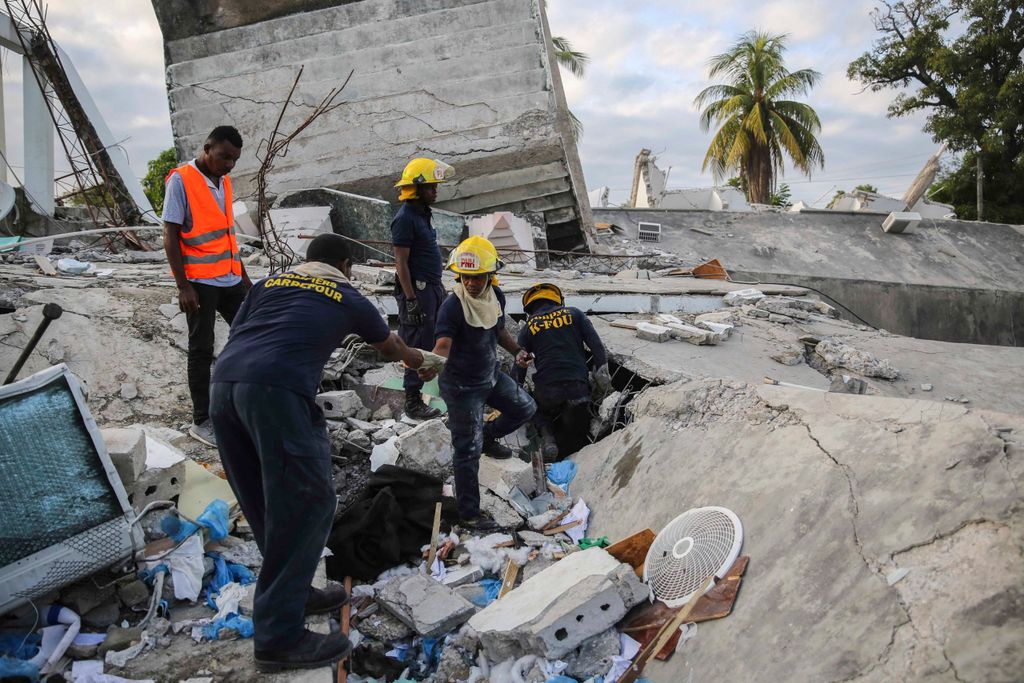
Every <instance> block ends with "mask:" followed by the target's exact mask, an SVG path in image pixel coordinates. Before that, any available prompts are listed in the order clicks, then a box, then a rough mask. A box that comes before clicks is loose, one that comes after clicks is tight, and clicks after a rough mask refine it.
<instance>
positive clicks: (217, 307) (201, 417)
mask: <svg viewBox="0 0 1024 683" xmlns="http://www.w3.org/2000/svg"><path fill="white" fill-rule="evenodd" d="M192 287H193V288H194V289H195V290H196V295H197V296H198V297H199V310H198V311H196V312H195V313H186V314H185V322H186V323H187V324H188V366H187V367H188V391H189V394H190V395H191V396H192V423H193V424H202V423H203V422H206V420H207V418H208V417H210V366H211V365H212V364H213V343H214V336H213V330H214V325H216V323H217V314H218V313H219V314H220V317H222V318H224V322H226V323H227V324H228V325H230V324H231V323H232V321H233V320H234V319H235V314H236V313H238V308H239V307H240V306H241V305H242V301H244V300H245V294H246V290H245V286H244V285H242V283H238V284H237V285H232V286H231V287H217V286H215V285H204V284H203V283H201V282H193V283H192Z"/></svg>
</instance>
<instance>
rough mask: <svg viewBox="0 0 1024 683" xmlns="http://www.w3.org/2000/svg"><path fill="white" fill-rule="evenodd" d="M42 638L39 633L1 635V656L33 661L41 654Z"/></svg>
mask: <svg viewBox="0 0 1024 683" xmlns="http://www.w3.org/2000/svg"><path fill="white" fill-rule="evenodd" d="M40 642H42V636H40V635H39V634H38V633H30V634H28V635H26V634H24V633H11V634H5V635H0V656H4V657H14V658H15V659H32V658H33V657H35V656H36V653H38V652H39V643H40Z"/></svg>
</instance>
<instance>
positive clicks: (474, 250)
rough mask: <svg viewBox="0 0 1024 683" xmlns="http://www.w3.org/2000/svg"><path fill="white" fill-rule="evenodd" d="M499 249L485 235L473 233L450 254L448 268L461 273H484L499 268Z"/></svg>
mask: <svg viewBox="0 0 1024 683" xmlns="http://www.w3.org/2000/svg"><path fill="white" fill-rule="evenodd" d="M503 265H505V264H503V263H502V262H501V261H500V260H498V250H497V249H495V248H494V245H493V244H491V243H490V241H489V240H487V239H486V238H484V237H480V236H479V235H473V236H472V237H469V238H467V239H464V240H462V242H461V243H459V246H457V247H455V248H454V249H452V253H451V254H450V255H449V256H448V266H447V267H448V269H449V270H451V271H453V272H455V273H458V274H459V275H483V274H485V273H493V272H495V271H497V270H499V269H500V268H501V267H502V266H503Z"/></svg>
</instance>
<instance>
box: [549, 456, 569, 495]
mask: <svg viewBox="0 0 1024 683" xmlns="http://www.w3.org/2000/svg"><path fill="white" fill-rule="evenodd" d="M575 478H576V463H574V462H573V461H572V460H561V461H559V462H556V463H552V464H551V465H548V479H549V480H550V481H551V483H552V484H554V485H555V486H561V487H562V489H564V490H565V492H566V493H568V492H569V482H571V481H572V480H573V479H575Z"/></svg>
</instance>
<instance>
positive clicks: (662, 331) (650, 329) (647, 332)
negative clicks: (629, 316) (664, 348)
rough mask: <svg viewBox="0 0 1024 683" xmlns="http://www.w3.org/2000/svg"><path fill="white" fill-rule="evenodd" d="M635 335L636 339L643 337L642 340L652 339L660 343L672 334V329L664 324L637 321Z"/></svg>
mask: <svg viewBox="0 0 1024 683" xmlns="http://www.w3.org/2000/svg"><path fill="white" fill-rule="evenodd" d="M636 336H637V339H643V340H644V341H652V342H657V343H659V344H660V343H662V342H666V341H668V340H669V339H670V338H671V336H672V331H671V330H670V329H669V328H667V327H665V326H664V325H654V324H652V323H637V324H636Z"/></svg>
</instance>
